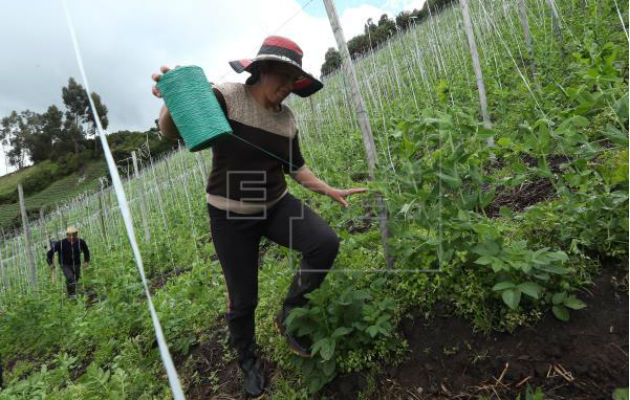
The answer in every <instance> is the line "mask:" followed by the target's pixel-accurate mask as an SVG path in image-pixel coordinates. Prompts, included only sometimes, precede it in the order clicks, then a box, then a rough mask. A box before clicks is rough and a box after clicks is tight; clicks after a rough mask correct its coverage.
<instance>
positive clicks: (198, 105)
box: [157, 65, 232, 151]
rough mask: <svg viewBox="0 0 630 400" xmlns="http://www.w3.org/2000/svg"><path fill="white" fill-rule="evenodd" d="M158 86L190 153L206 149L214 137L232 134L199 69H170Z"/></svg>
mask: <svg viewBox="0 0 630 400" xmlns="http://www.w3.org/2000/svg"><path fill="white" fill-rule="evenodd" d="M157 87H158V89H159V90H160V92H161V93H162V97H163V98H164V102H165V103H166V107H168V110H169V112H170V114H171V117H172V118H173V121H174V122H175V125H176V126H177V129H178V130H179V133H180V135H181V136H182V139H184V143H185V144H186V147H188V149H189V150H190V151H199V150H202V149H205V148H207V147H209V146H211V145H212V143H213V142H214V141H215V140H216V139H217V138H219V137H221V136H223V135H225V134H230V133H232V128H231V127H230V124H229V123H228V121H227V119H226V118H225V115H223V110H222V109H221V106H220V105H219V102H218V100H217V99H216V97H215V96H214V93H213V92H212V89H211V87H210V83H208V80H207V79H206V75H205V74H204V73H203V70H202V69H201V68H199V67H197V66H194V65H191V66H186V67H177V68H174V69H172V70H169V71H167V72H166V73H165V74H164V75H163V76H162V78H160V80H159V81H158V84H157Z"/></svg>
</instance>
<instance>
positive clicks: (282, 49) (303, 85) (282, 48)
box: [230, 36, 324, 97]
mask: <svg viewBox="0 0 630 400" xmlns="http://www.w3.org/2000/svg"><path fill="white" fill-rule="evenodd" d="M303 54H304V53H303V52H302V49H300V46H298V45H297V44H296V43H295V42H294V41H292V40H290V39H287V38H284V37H281V36H269V37H267V38H266V39H265V40H264V41H263V44H262V46H260V50H258V55H256V57H254V58H245V59H241V60H236V61H230V66H231V67H232V68H233V69H234V71H236V72H238V73H239V74H240V73H241V72H243V71H247V72H250V73H254V72H255V69H256V66H257V64H259V63H260V62H261V61H278V62H283V63H287V64H289V65H292V66H294V67H295V68H297V69H299V70H300V71H301V72H302V79H300V80H298V81H297V82H295V84H294V85H293V90H292V92H293V93H295V94H297V95H298V96H300V97H307V96H310V95H312V94H313V93H315V92H317V91H318V90H319V89H321V88H323V87H324V84H323V83H321V82H320V81H319V80H317V79H315V77H313V75H311V74H309V73H308V72H306V71H304V70H303V69H302V55H303ZM250 79H251V78H250ZM248 81H249V82H248V83H252V82H251V80H248Z"/></svg>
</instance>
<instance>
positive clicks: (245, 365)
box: [239, 357, 265, 399]
mask: <svg viewBox="0 0 630 400" xmlns="http://www.w3.org/2000/svg"><path fill="white" fill-rule="evenodd" d="M239 367H240V368H241V372H242V373H243V388H244V389H245V392H246V393H247V395H248V396H249V397H250V398H254V399H260V398H262V397H263V395H264V394H265V374H264V372H263V369H262V366H261V363H260V360H259V359H257V358H254V357H250V358H247V359H245V360H243V361H241V362H239Z"/></svg>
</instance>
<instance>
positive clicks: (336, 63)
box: [321, 47, 341, 76]
mask: <svg viewBox="0 0 630 400" xmlns="http://www.w3.org/2000/svg"><path fill="white" fill-rule="evenodd" d="M324 60H325V61H324V63H323V64H322V68H321V72H322V76H326V75H329V74H330V73H332V72H333V71H336V70H337V69H339V67H341V55H340V54H339V52H338V51H337V50H336V49H335V48H334V47H330V48H328V51H326V55H325V56H324Z"/></svg>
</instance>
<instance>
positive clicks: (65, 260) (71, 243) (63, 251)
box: [46, 226, 90, 296]
mask: <svg viewBox="0 0 630 400" xmlns="http://www.w3.org/2000/svg"><path fill="white" fill-rule="evenodd" d="M55 252H58V253H59V265H60V266H61V270H62V271H63V274H64V276H65V277H66V290H67V291H68V296H74V294H75V293H76V288H77V283H78V282H79V278H80V277H81V253H83V257H84V258H85V266H86V267H87V266H88V265H89V264H90V250H89V249H88V246H87V244H86V243H85V241H84V240H83V239H80V238H79V231H78V230H77V228H76V227H74V226H69V227H68V228H67V229H66V238H65V239H63V240H59V241H55V242H52V243H51V246H50V250H48V253H47V254H46V260H47V261H48V265H49V266H50V273H51V277H54V271H55V260H54V257H53V256H54V254H55Z"/></svg>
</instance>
